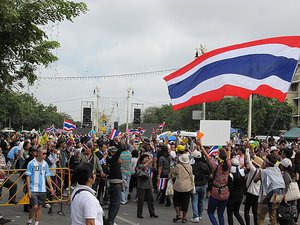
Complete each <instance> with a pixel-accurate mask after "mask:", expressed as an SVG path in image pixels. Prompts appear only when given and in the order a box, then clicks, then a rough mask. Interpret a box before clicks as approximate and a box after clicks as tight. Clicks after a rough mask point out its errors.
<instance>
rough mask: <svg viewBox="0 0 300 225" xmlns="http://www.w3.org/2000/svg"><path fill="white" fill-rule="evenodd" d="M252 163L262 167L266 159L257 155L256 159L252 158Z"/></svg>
mask: <svg viewBox="0 0 300 225" xmlns="http://www.w3.org/2000/svg"><path fill="white" fill-rule="evenodd" d="M252 163H254V164H255V165H257V166H258V167H262V165H263V164H264V160H263V159H262V158H260V157H258V156H255V157H254V159H253V160H252Z"/></svg>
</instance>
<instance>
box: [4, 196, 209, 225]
mask: <svg viewBox="0 0 300 225" xmlns="http://www.w3.org/2000/svg"><path fill="white" fill-rule="evenodd" d="M103 208H104V210H105V213H107V206H104V207H103ZM155 209H156V214H158V215H159V218H150V216H149V213H148V207H147V204H146V202H145V204H144V213H143V216H144V218H143V219H139V218H137V217H136V203H132V202H129V203H128V204H126V205H121V208H120V211H119V214H118V217H117V219H116V221H115V222H116V223H117V224H118V225H154V224H160V225H167V224H173V221H172V218H173V217H174V215H175V210H174V208H173V206H170V207H165V206H163V205H159V204H157V203H155ZM58 211H60V205H55V206H54V214H53V216H50V215H48V214H47V212H48V209H46V208H43V213H42V219H41V223H40V224H41V225H44V224H45V225H52V224H53V225H54V224H55V225H67V224H71V219H70V205H68V204H63V205H62V211H63V212H64V214H65V216H62V215H59V214H57V212H58ZM0 213H2V214H3V215H5V217H7V218H10V219H13V220H14V222H11V223H9V224H10V225H20V224H26V222H27V216H28V213H25V212H23V206H22V205H17V206H2V207H0ZM191 216H192V210H191V208H190V209H189V212H188V219H189V220H190V218H191ZM178 223H179V224H181V222H178ZM188 224H192V223H191V222H190V221H188ZM199 224H210V222H209V219H208V217H207V214H205V215H204V216H203V219H202V220H201V222H200V223H199Z"/></svg>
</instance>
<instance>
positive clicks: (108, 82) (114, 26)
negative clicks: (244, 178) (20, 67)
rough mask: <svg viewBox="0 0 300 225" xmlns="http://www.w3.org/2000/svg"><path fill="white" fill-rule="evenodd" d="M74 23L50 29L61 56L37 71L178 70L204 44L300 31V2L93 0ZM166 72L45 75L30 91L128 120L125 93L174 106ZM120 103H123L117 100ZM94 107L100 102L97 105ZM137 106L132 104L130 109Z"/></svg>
mask: <svg viewBox="0 0 300 225" xmlns="http://www.w3.org/2000/svg"><path fill="white" fill-rule="evenodd" d="M84 2H86V4H87V6H88V9H89V11H88V12H87V13H86V14H83V15H81V16H79V17H78V18H76V19H75V20H74V22H73V23H71V22H63V23H59V24H55V25H54V26H49V27H47V32H48V34H49V38H51V39H53V40H57V41H59V42H60V44H61V47H60V48H59V49H57V51H55V52H54V53H55V54H56V55H57V56H58V57H59V61H58V62H56V63H54V64H52V65H51V66H50V67H49V68H48V69H46V70H42V69H41V70H39V71H38V75H39V76H52V77H57V76H95V75H110V74H125V73H137V72H147V71H157V70H164V69H173V68H180V67H182V66H184V65H186V64H187V63H189V62H191V61H192V60H193V59H194V56H195V49H196V48H199V47H200V44H203V45H205V47H206V48H207V50H213V49H216V48H219V47H223V46H227V45H232V44H238V43H242V42H247V41H251V40H256V39H263V38H268V37H275V36H286V35H299V30H300V20H299V16H300V11H299V9H300V1H299V0H286V1H282V0H248V1H241V0H218V1H217V0H201V1H200V0H198V1H196V0H151V1H148V0H143V1H141V0H114V1H111V0H87V1H84ZM165 75H167V73H166V74H163V73H162V74H160V75H152V76H145V77H143V76H139V77H135V78H126V79H98V80H72V81H70V80H68V81H57V80H56V81H49V80H39V81H36V82H35V85H34V86H33V87H29V88H28V89H27V88H26V89H25V91H26V92H28V91H29V92H30V93H33V94H34V96H36V97H37V98H38V100H40V101H41V102H42V103H44V104H45V105H49V104H53V105H57V106H58V108H59V110H60V111H63V112H66V113H68V114H70V115H71V116H72V118H73V119H74V120H75V121H80V120H81V103H82V101H94V102H96V97H95V95H93V90H94V89H95V88H96V86H98V87H99V88H100V92H99V93H100V96H101V100H100V110H101V111H104V112H105V114H107V115H108V116H110V117H111V120H113V121H114V120H119V121H120V122H121V123H123V122H125V120H126V95H127V89H128V88H129V87H131V88H133V89H134V95H133V98H131V103H139V104H140V105H139V107H142V108H146V107H149V106H156V105H162V104H168V103H169V102H170V98H169V96H168V92H167V86H166V83H165V82H164V80H163V77H164V76H165ZM117 103H118V104H117ZM95 105H96V103H95ZM130 108H131V107H130Z"/></svg>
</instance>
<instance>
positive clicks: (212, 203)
mask: <svg viewBox="0 0 300 225" xmlns="http://www.w3.org/2000/svg"><path fill="white" fill-rule="evenodd" d="M227 203H228V200H224V201H221V200H217V199H215V198H214V197H212V196H210V197H209V200H208V208H207V214H208V217H209V219H210V222H211V223H212V224H213V225H218V224H220V225H224V224H225V222H224V211H225V208H226V206H227ZM216 209H217V212H218V219H219V223H218V222H217V220H216V217H215V215H214V213H215V211H216Z"/></svg>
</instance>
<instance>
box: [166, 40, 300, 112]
mask: <svg viewBox="0 0 300 225" xmlns="http://www.w3.org/2000/svg"><path fill="white" fill-rule="evenodd" d="M299 56H300V36H286V37H276V38H268V39H262V40H257V41H251V42H247V43H243V44H238V45H232V46H228V47H224V48H220V49H216V50H213V51H210V52H208V53H205V54H203V55H201V56H199V57H198V58H196V59H195V60H194V61H193V62H191V63H190V64H188V65H186V66H184V67H183V68H181V69H179V70H177V71H175V72H174V73H172V74H170V75H168V76H166V77H164V80H165V81H166V82H167V85H168V90H169V95H170V98H171V102H172V105H173V109H174V110H178V109H181V108H184V107H186V106H190V105H194V104H199V103H203V102H214V101H219V100H221V99H222V98H224V97H225V96H238V97H241V98H243V99H248V98H249V96H250V95H251V94H258V95H262V96H266V97H270V98H277V99H278V100H279V101H281V102H283V101H284V100H285V97H286V95H287V92H288V90H289V87H290V83H291V80H292V78H293V75H294V73H295V70H296V68H297V65H298V61H299Z"/></svg>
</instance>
